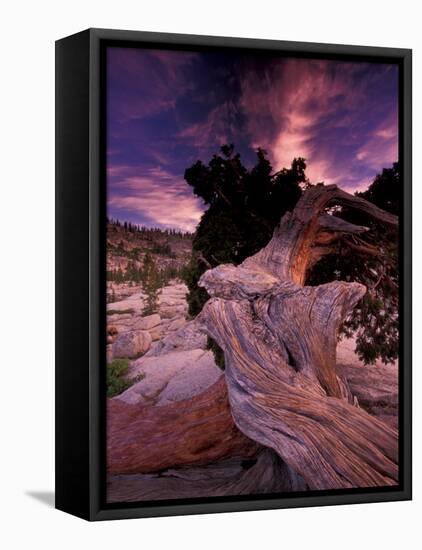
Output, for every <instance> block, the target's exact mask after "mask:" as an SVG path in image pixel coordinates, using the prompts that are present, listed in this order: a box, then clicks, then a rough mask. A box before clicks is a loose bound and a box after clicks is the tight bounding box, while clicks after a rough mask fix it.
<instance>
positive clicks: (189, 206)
mask: <svg viewBox="0 0 422 550" xmlns="http://www.w3.org/2000/svg"><path fill="white" fill-rule="evenodd" d="M138 172H139V170H138V169H137V168H133V167H130V166H116V167H113V168H112V169H111V174H110V175H111V176H112V177H115V176H118V179H116V181H114V182H113V186H112V188H111V190H110V193H109V196H108V198H107V204H108V207H109V208H112V209H113V211H116V209H121V210H124V211H130V212H131V213H132V214H134V215H135V216H136V215H137V214H138V215H140V216H142V217H143V218H145V217H146V218H148V221H149V222H150V224H151V225H157V226H160V227H167V228H178V229H180V230H182V231H194V230H195V227H196V226H197V224H198V222H199V220H200V218H201V215H202V213H203V208H202V203H201V201H200V200H199V199H198V198H196V197H194V196H192V195H190V194H189V191H188V192H187V185H186V183H185V182H184V180H183V179H181V178H179V177H177V176H174V175H173V174H170V173H169V172H167V171H166V170H163V169H162V168H160V167H155V168H149V169H146V170H143V171H140V173H139V174H138ZM134 173H136V174H137V175H134Z"/></svg>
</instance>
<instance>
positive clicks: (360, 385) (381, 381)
mask: <svg viewBox="0 0 422 550" xmlns="http://www.w3.org/2000/svg"><path fill="white" fill-rule="evenodd" d="M337 371H338V372H339V374H341V375H342V376H343V377H344V378H345V379H346V380H347V383H348V385H349V388H350V391H351V392H352V394H353V395H355V396H356V397H357V400H358V402H359V406H360V407H362V408H363V409H365V410H366V411H367V412H369V413H370V414H373V415H374V416H376V417H378V418H379V419H380V420H382V421H383V422H386V423H387V424H389V425H390V426H393V427H395V428H397V426H398V407H399V386H398V369H397V367H396V366H395V365H378V366H376V365H367V366H365V365H363V364H362V363H349V364H348V365H344V364H337Z"/></svg>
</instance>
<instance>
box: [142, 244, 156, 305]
mask: <svg viewBox="0 0 422 550" xmlns="http://www.w3.org/2000/svg"><path fill="white" fill-rule="evenodd" d="M142 287H143V289H144V292H145V293H146V298H145V305H144V309H143V311H142V313H143V315H152V314H153V313H157V311H158V294H159V292H158V291H159V289H160V288H161V277H160V272H159V271H158V269H157V266H156V265H155V262H154V259H153V257H152V255H151V254H150V252H147V253H146V254H145V257H144V262H143V265H142Z"/></svg>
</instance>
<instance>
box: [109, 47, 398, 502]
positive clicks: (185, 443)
mask: <svg viewBox="0 0 422 550" xmlns="http://www.w3.org/2000/svg"><path fill="white" fill-rule="evenodd" d="M105 65H106V66H105V70H106V103H105V104H106V126H107V132H106V134H107V136H106V149H107V151H106V152H107V158H106V163H107V166H106V170H107V197H106V202H107V225H106V264H107V265H106V268H105V269H106V277H107V291H106V296H105V297H104V300H106V303H107V305H106V309H107V320H106V331H107V344H106V350H104V354H105V355H106V365H105V367H104V368H106V392H107V396H106V401H107V405H106V416H107V418H106V421H107V429H106V440H107V441H106V446H107V451H106V462H107V464H106V470H107V480H106V482H107V502H108V503H128V502H146V501H167V500H171V501H175V500H177V499H205V498H214V497H219V498H221V497H236V496H239V495H242V496H245V495H249V496H251V495H261V496H262V495H267V496H269V495H291V494H292V493H306V494H310V493H311V492H315V491H317V492H323V491H330V492H333V491H334V492H335V491H338V490H343V491H344V490H345V489H346V490H350V491H356V490H362V489H364V488H386V490H390V489H394V487H397V486H398V483H399V478H400V471H399V464H398V456H399V450H398V447H399V445H398V441H399V437H398V426H399V422H398V412H399V406H400V403H399V399H398V395H399V391H398V386H399V384H398V380H399V372H400V365H399V364H398V351H399V337H400V334H399V306H400V303H399V275H398V270H399V257H400V250H399V246H398V238H399V219H398V217H399V214H400V211H401V204H402V180H401V171H400V163H399V108H398V106H399V69H398V66H397V65H394V64H388V63H375V62H369V61H363V60H358V59H356V60H341V59H340V60H339V59H335V60H334V59H317V58H309V57H308V58H300V57H291V56H290V57H289V56H286V55H282V54H281V53H277V52H272V53H271V52H264V51H262V52H255V51H252V50H236V49H232V50H230V49H225V50H222V49H220V50H211V49H208V50H198V51H193V50H192V51H182V50H174V49H173V50H172V49H167V50H165V49H154V48H140V47H130V48H129V47H112V46H110V47H108V48H107V52H106V64H105Z"/></svg>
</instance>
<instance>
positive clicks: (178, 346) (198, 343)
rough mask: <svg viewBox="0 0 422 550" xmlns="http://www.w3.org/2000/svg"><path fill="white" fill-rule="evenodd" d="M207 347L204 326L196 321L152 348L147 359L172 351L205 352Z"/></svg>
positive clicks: (169, 335) (167, 336) (165, 337)
mask: <svg viewBox="0 0 422 550" xmlns="http://www.w3.org/2000/svg"><path fill="white" fill-rule="evenodd" d="M206 347H207V335H206V333H205V330H204V326H203V325H201V323H199V322H198V321H196V320H193V321H190V322H188V323H186V324H185V325H184V327H182V328H180V329H179V330H177V331H175V332H172V333H170V334H168V335H166V336H164V338H163V339H162V340H160V341H159V342H157V344H156V345H155V346H154V347H153V348H151V349H150V350H149V351H148V353H147V354H146V355H147V357H155V356H157V355H164V354H166V353H169V352H171V351H176V350H177V351H188V350H192V349H202V350H205V349H206Z"/></svg>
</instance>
